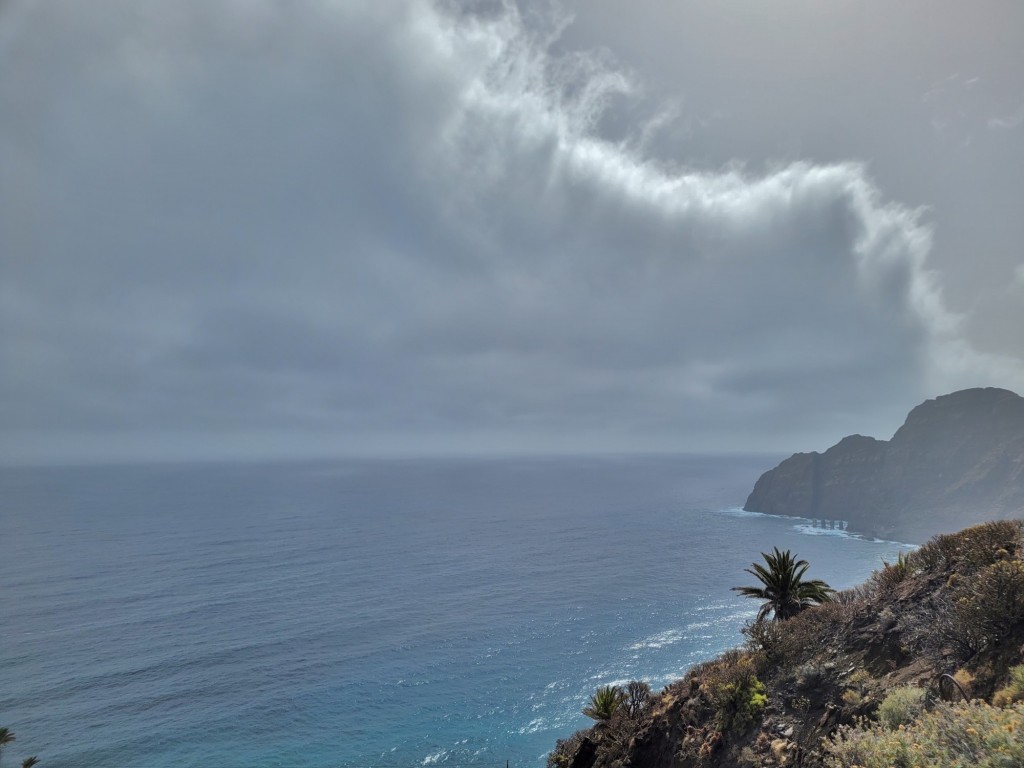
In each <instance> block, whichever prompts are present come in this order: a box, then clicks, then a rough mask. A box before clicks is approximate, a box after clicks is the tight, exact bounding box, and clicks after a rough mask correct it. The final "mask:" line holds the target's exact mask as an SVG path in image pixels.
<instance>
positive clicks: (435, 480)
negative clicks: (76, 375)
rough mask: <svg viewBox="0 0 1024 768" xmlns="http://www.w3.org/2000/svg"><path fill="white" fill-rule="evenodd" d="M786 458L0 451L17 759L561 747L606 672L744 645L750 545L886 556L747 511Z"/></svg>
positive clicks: (822, 570) (840, 570)
mask: <svg viewBox="0 0 1024 768" xmlns="http://www.w3.org/2000/svg"><path fill="white" fill-rule="evenodd" d="M776 459H777V457H768V458H765V457H749V458H728V459H722V458H697V457H692V456H654V457H651V456H645V457H632V458H621V457H620V458H575V459H574V458H554V459H476V460H460V461H455V460H415V461H414V460H401V461H399V460H394V461H335V462H320V463H305V464H303V463H278V464H206V465H162V466H116V467H115V466H104V467H78V468H68V467H47V468H41V467H39V468H14V467H9V468H4V469H0V584H2V588H0V725H4V726H7V727H9V728H11V730H12V731H14V732H15V733H16V734H17V741H16V742H15V743H14V744H11V745H10V746H8V747H7V748H5V750H4V760H5V761H6V762H9V763H11V764H17V763H20V761H21V759H22V758H23V757H25V756H27V755H30V754H38V755H39V756H40V758H41V759H42V761H43V764H44V765H45V766H48V767H49V768H62V767H67V768H72V767H74V768H86V767H91V766H96V767H97V768H100V767H104V768H105V767H106V766H117V767H118V768H164V767H165V766H175V767H176V768H180V767H181V766H204V768H236V767H237V768H249V767H252V768H264V767H269V766H288V767H289V768H290V767H293V766H294V767H295V768H299V767H308V768H327V767H328V766H349V767H351V768H356V767H363V766H384V767H385V768H387V767H398V766H403V767H404V766H430V765H437V766H447V768H470V767H475V766H494V767H495V768H501V766H504V765H505V763H506V761H507V762H508V763H509V765H510V766H543V763H544V757H545V755H546V753H547V752H548V751H549V750H550V749H551V748H552V747H553V746H554V743H555V740H556V739H558V738H563V737H566V736H568V735H570V734H571V733H572V732H573V731H574V730H576V729H578V728H581V727H585V726H587V725H588V723H589V721H588V720H587V718H585V717H584V716H583V715H582V714H581V713H580V710H581V709H582V708H583V706H585V704H586V702H587V698H588V696H589V695H590V694H591V693H592V692H593V690H594V689H595V688H596V687H597V686H599V685H603V684H607V683H613V682H625V681H628V680H630V679H641V680H646V681H648V682H650V683H651V685H652V686H653V687H654V688H655V689H659V688H661V687H662V686H664V685H665V684H667V683H669V682H670V681H672V680H674V679H676V678H678V677H680V676H681V675H682V674H683V673H684V672H685V671H686V669H687V668H688V667H689V666H690V665H692V664H693V663H695V662H697V661H700V660H703V659H707V658H709V657H711V656H713V655H714V654H716V653H717V652H719V651H721V650H723V649H725V648H728V647H731V646H735V645H737V644H739V643H741V642H742V639H743V638H742V635H741V634H740V628H741V626H742V625H743V623H744V622H745V621H747V620H749V619H750V618H751V617H752V616H753V615H754V613H755V612H756V608H757V604H756V603H755V602H753V601H750V600H748V599H744V598H741V597H739V596H737V595H735V594H734V593H732V592H730V590H729V587H731V586H734V585H737V584H747V583H750V582H751V581H752V577H751V576H749V575H748V574H745V573H744V572H743V569H744V568H745V567H749V565H750V563H751V562H752V561H753V560H755V559H759V557H760V555H759V552H761V551H764V550H766V549H770V548H771V547H772V546H779V547H781V548H790V549H792V550H794V551H795V552H796V553H797V554H798V555H799V556H801V557H803V558H805V559H807V560H809V561H810V562H811V569H810V571H809V574H808V575H809V576H810V577H816V578H823V579H825V580H826V581H828V582H830V583H831V584H832V585H833V586H836V587H840V588H841V587H848V586H852V585H853V584H856V583H859V582H860V581H862V580H863V579H864V578H865V577H866V576H868V575H869V574H870V572H871V571H872V570H873V569H875V568H877V567H878V566H879V565H880V563H881V560H882V559H883V558H885V559H892V558H894V557H895V555H896V552H897V551H898V550H899V549H900V547H899V545H896V544H893V543H885V542H872V541H866V540H862V539H858V538H854V537H851V536H848V535H845V534H843V533H841V532H838V531H828V532H825V531H820V530H815V529H812V528H810V527H809V525H807V521H801V520H795V519H786V518H778V517H769V516H764V515H752V514H748V513H744V512H742V511H741V510H740V509H739V507H741V506H742V504H743V501H744V500H745V498H746V495H747V493H748V492H749V490H750V489H751V488H752V487H753V483H754V481H755V480H756V479H757V477H758V475H759V474H760V473H761V472H762V471H764V470H766V469H768V468H770V467H771V466H773V465H774V464H775V462H776Z"/></svg>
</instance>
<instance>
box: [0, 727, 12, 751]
mask: <svg viewBox="0 0 1024 768" xmlns="http://www.w3.org/2000/svg"><path fill="white" fill-rule="evenodd" d="M12 741H14V734H13V733H11V729H10V728H0V751H2V750H3V748H4V747H6V746H7V745H8V744H10V743H11V742H12Z"/></svg>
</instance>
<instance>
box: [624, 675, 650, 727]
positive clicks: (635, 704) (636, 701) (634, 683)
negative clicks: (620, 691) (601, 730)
mask: <svg viewBox="0 0 1024 768" xmlns="http://www.w3.org/2000/svg"><path fill="white" fill-rule="evenodd" d="M650 703H651V686H649V685H648V684H647V683H644V682H642V681H640V680H631V681H630V683H629V685H627V686H626V696H625V699H624V700H623V702H622V704H623V707H624V708H625V710H626V714H627V715H629V716H630V717H633V718H635V717H639V716H640V715H641V714H643V712H644V711H645V710H646V709H647V707H648V706H650Z"/></svg>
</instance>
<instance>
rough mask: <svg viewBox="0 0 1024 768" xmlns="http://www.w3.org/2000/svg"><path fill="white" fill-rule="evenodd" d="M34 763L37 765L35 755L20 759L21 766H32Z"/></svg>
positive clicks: (24, 767)
mask: <svg viewBox="0 0 1024 768" xmlns="http://www.w3.org/2000/svg"><path fill="white" fill-rule="evenodd" d="M34 765H39V758H38V757H36V756H35V755H33V756H32V757H26V758H25V759H24V760H22V761H21V768H32V766H34Z"/></svg>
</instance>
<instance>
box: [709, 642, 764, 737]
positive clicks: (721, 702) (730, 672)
mask: <svg viewBox="0 0 1024 768" xmlns="http://www.w3.org/2000/svg"><path fill="white" fill-rule="evenodd" d="M704 689H705V691H706V693H707V696H708V699H709V701H710V702H711V706H712V707H713V708H714V710H715V723H716V725H717V727H718V730H719V731H721V732H722V733H729V732H732V731H738V732H742V731H745V730H746V729H747V728H749V727H750V726H751V725H753V724H754V722H755V721H756V720H757V719H758V718H760V716H761V713H762V712H763V711H764V708H765V705H766V704H767V703H768V697H767V696H766V695H765V692H764V683H762V682H761V681H760V680H758V679H757V675H756V673H755V668H754V660H753V659H752V658H751V657H750V656H740V655H733V656H727V658H726V659H725V661H724V663H722V664H721V665H719V666H718V667H716V668H715V669H713V670H712V671H711V672H710V674H709V675H708V679H707V681H706V682H705V684H704Z"/></svg>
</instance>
